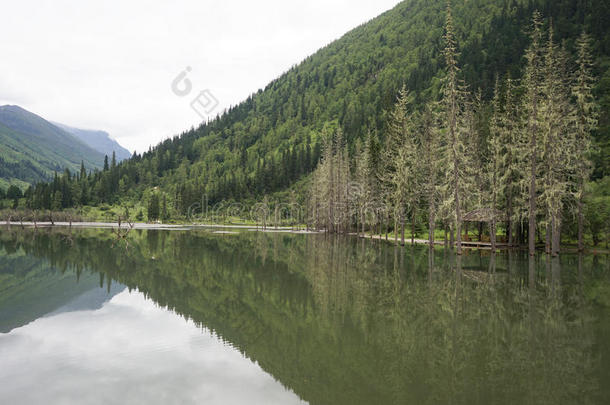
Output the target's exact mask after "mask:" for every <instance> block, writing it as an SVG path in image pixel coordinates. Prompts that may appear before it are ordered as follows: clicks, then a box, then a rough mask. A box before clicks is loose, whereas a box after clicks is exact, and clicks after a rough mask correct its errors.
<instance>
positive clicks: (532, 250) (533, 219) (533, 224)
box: [527, 102, 537, 256]
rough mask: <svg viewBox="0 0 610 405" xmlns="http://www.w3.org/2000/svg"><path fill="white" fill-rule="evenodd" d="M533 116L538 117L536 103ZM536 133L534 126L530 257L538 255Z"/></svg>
mask: <svg viewBox="0 0 610 405" xmlns="http://www.w3.org/2000/svg"><path fill="white" fill-rule="evenodd" d="M533 115H534V116H536V115H537V113H536V104H535V102H534V114H533ZM536 132H537V129H536V126H535V125H534V127H533V128H532V129H531V134H530V189H529V230H528V234H527V237H528V252H529V254H530V256H533V255H534V254H536Z"/></svg>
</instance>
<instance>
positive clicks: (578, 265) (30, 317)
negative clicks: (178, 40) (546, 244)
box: [0, 228, 610, 405]
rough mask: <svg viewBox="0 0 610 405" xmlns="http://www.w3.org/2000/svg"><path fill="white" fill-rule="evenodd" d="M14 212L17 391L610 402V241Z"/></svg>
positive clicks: (4, 238)
mask: <svg viewBox="0 0 610 405" xmlns="http://www.w3.org/2000/svg"><path fill="white" fill-rule="evenodd" d="M115 242H116V241H115V237H114V236H113V234H112V232H111V231H110V230H79V231H76V230H74V231H72V232H70V231H69V230H68V229H60V228H55V229H47V230H38V231H37V232H35V231H34V230H17V229H14V228H13V229H12V230H7V228H0V404H42V403H44V404H64V403H78V404H108V403H129V404H132V403H142V404H157V403H158V404H168V403H172V404H191V403H193V404H204V403H205V404H298V403H311V404H333V405H336V404H406V403H414V404H449V403H451V404H515V403H518V404H573V403H579V404H608V403H610V266H609V260H608V257H607V256H581V257H578V256H571V255H564V256H562V257H561V259H559V260H554V261H552V260H547V259H546V257H545V256H544V255H541V256H540V257H537V258H536V259H534V260H529V259H528V257H527V256H526V255H523V254H521V253H517V252H514V253H510V254H507V253H503V254H498V255H495V256H491V255H490V253H489V252H478V251H470V252H467V254H465V255H464V256H463V257H461V258H458V257H455V256H454V255H452V253H451V252H450V251H446V250H444V249H438V250H435V251H434V252H433V254H432V255H430V254H429V251H428V248H427V247H423V246H419V247H406V248H394V247H393V246H392V245H389V244H386V243H384V242H373V241H369V240H367V241H363V240H357V239H356V238H342V237H336V238H335V237H326V236H324V235H291V234H269V233H267V234H264V233H257V232H251V231H241V232H239V233H237V234H215V233H212V232H211V231H210V232H207V231H152V230H146V231H145V230H141V231H133V232H132V233H131V234H129V236H128V242H125V241H121V242H116V243H115Z"/></svg>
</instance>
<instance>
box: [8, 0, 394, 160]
mask: <svg viewBox="0 0 610 405" xmlns="http://www.w3.org/2000/svg"><path fill="white" fill-rule="evenodd" d="M2 3H3V4H2V15H3V18H2V23H1V24H0V52H1V58H2V62H1V63H0V105H2V104H17V105H20V106H22V107H23V108H25V109H27V110H30V111H32V112H34V113H36V114H39V115H41V116H42V117H43V118H46V119H48V120H52V121H57V122H61V123H64V124H67V125H70V126H75V127H79V128H90V129H102V130H105V131H107V132H109V133H110V135H111V136H112V137H113V138H115V139H117V140H118V141H119V142H120V143H121V144H122V145H123V146H125V147H127V148H128V149H130V150H131V151H133V150H137V151H138V152H142V151H144V150H146V149H148V147H149V146H150V145H155V144H156V143H158V142H159V141H160V140H162V139H165V138H167V137H169V136H172V135H175V134H177V133H180V132H182V131H184V130H186V129H188V128H190V127H191V126H197V125H198V124H199V123H200V122H201V121H202V118H201V117H200V115H198V114H197V113H196V112H195V111H194V110H193V108H192V107H191V102H192V101H193V100H195V99H196V98H197V97H198V96H199V95H200V93H201V91H203V90H206V89H209V91H210V94H211V97H213V99H212V98H211V97H209V96H208V97H207V98H206V96H203V97H199V98H198V100H199V101H200V102H201V104H202V105H198V110H199V112H200V113H201V114H202V116H209V115H215V114H216V113H217V112H220V111H222V109H224V108H226V107H229V106H230V105H234V104H237V103H238V102H240V101H242V100H243V99H245V98H246V97H247V96H248V95H249V94H250V93H252V92H254V91H256V90H258V89H259V88H263V87H264V86H265V85H266V84H267V83H268V82H270V81H271V80H273V79H274V78H276V77H278V76H279V75H280V74H281V73H283V72H284V71H286V70H287V69H289V68H290V67H291V66H292V65H294V64H297V63H299V62H300V61H302V60H303V59H304V58H305V57H307V56H308V55H310V54H312V53H314V52H315V51H316V50H317V49H318V48H320V47H322V46H324V45H326V44H328V43H330V42H332V41H333V40H335V39H337V38H339V37H341V36H342V35H343V34H344V33H345V32H347V31H349V30H350V29H352V28H354V27H356V26H358V25H360V24H361V23H364V22H366V21H368V20H370V19H371V18H373V17H375V16H377V15H379V14H381V13H382V12H384V11H386V10H389V9H391V8H392V7H393V6H395V5H396V4H398V3H399V0H376V1H370V0H306V1H289V0H259V1H252V0H223V1H220V0H215V1H211V0H180V1H169V0H168V1H154V2H153V1H150V0H135V1H126V0H121V1H118V0H105V1H95V2H94V1H87V2H84V1H82V0H53V1H51V0H48V1H43V0H38V1H28V0H23V1H8V0H2ZM187 68H190V71H186V69H187ZM182 72H184V73H186V74H185V76H184V78H185V79H186V80H187V81H188V83H190V85H191V88H190V92H188V91H187V90H189V88H188V83H187V82H186V81H184V80H178V81H177V82H176V86H174V88H176V89H177V90H178V91H173V90H172V83H173V82H174V79H176V78H177V77H178V76H179V75H180V74H181V73H182ZM176 93H180V94H183V95H181V96H179V95H177V94H176ZM184 93H186V94H184ZM214 99H216V100H217V101H218V106H217V107H215V108H214V109H213V111H212V112H208V111H209V110H210V109H212V108H213V107H214V105H215V104H216V101H214Z"/></svg>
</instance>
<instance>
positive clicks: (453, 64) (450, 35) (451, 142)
mask: <svg viewBox="0 0 610 405" xmlns="http://www.w3.org/2000/svg"><path fill="white" fill-rule="evenodd" d="M444 39H445V50H444V54H445V64H446V76H445V78H444V83H443V84H444V87H443V99H442V102H443V108H444V112H445V122H444V127H445V136H446V137H447V153H448V156H447V163H448V165H447V167H448V172H447V173H446V177H447V178H446V188H447V190H448V193H447V197H448V198H449V199H450V200H447V201H445V204H446V205H448V206H451V207H452V212H453V214H452V216H453V218H452V220H453V221H452V222H453V223H454V228H455V231H456V232H457V241H456V244H457V250H456V253H457V254H458V255H461V254H462V235H461V233H462V210H463V203H464V201H463V198H464V194H463V188H464V182H465V181H467V178H466V177H467V174H466V173H465V170H466V168H467V167H468V164H467V162H466V160H467V153H466V148H467V142H466V141H467V137H468V136H469V135H470V134H469V129H468V128H467V127H466V122H465V121H466V120H467V118H466V119H465V115H464V106H465V98H466V97H465V93H464V86H463V85H462V84H461V83H460V80H459V78H458V74H459V71H460V69H459V67H458V63H457V56H458V50H457V41H456V38H455V34H454V28H453V18H452V15H451V5H450V4H449V5H448V6H447V21H446V26H445V35H444Z"/></svg>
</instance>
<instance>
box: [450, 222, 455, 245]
mask: <svg viewBox="0 0 610 405" xmlns="http://www.w3.org/2000/svg"><path fill="white" fill-rule="evenodd" d="M454 232H455V231H454V229H453V227H452V226H450V227H449V247H450V248H451V249H453V247H454V246H455V234H454Z"/></svg>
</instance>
